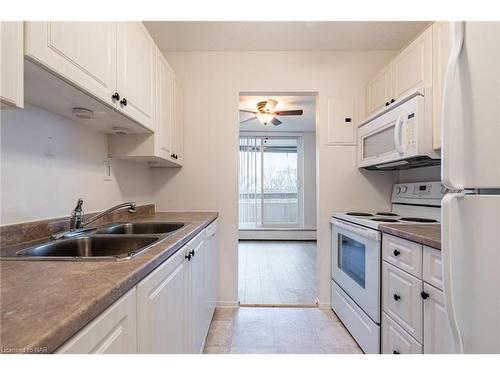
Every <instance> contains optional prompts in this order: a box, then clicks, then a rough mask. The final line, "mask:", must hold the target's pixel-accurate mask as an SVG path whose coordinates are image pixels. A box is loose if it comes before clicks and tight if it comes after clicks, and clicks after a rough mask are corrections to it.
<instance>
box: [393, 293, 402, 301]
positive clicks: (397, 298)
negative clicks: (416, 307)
mask: <svg viewBox="0 0 500 375" xmlns="http://www.w3.org/2000/svg"><path fill="white" fill-rule="evenodd" d="M393 297H394V301H399V300H400V299H401V296H400V295H399V294H395V293H394V295H393Z"/></svg>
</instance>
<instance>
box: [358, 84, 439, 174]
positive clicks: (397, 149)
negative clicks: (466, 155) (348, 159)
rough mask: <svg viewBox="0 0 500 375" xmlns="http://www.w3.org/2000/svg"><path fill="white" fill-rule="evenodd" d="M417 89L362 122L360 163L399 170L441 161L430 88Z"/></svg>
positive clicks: (369, 167) (359, 141) (371, 167)
mask: <svg viewBox="0 0 500 375" xmlns="http://www.w3.org/2000/svg"><path fill="white" fill-rule="evenodd" d="M428 91H429V93H427V90H426V91H425V92H424V91H422V92H420V91H416V92H413V93H411V94H410V95H408V96H407V97H405V98H402V99H400V100H398V101H397V102H396V103H394V104H392V105H391V107H390V108H387V109H385V110H384V111H382V112H381V113H379V114H377V115H375V116H372V117H371V118H369V119H368V120H367V121H365V122H363V123H361V125H360V126H359V129H358V167H359V168H365V169H373V170H398V169H410V168H418V167H424V166H430V165H438V164H440V161H441V159H440V154H439V152H436V151H435V150H434V149H433V145H432V133H433V131H432V98H431V97H430V90H428Z"/></svg>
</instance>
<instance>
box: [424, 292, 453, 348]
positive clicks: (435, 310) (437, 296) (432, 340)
mask: <svg viewBox="0 0 500 375" xmlns="http://www.w3.org/2000/svg"><path fill="white" fill-rule="evenodd" d="M424 293H426V294H425V295H424V296H426V298H425V300H424V353H426V354H427V353H429V354H430V353H433V354H450V353H455V348H454V346H453V337H452V333H451V328H450V324H449V322H448V317H447V315H446V307H445V304H444V293H443V292H442V291H440V290H439V289H437V288H434V287H433V286H431V285H429V284H427V283H424Z"/></svg>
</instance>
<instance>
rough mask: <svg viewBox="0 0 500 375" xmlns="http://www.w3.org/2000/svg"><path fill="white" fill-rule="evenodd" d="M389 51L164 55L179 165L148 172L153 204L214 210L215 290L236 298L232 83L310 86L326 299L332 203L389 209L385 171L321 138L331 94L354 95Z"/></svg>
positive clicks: (389, 178)
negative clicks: (180, 104) (181, 113)
mask: <svg viewBox="0 0 500 375" xmlns="http://www.w3.org/2000/svg"><path fill="white" fill-rule="evenodd" d="M394 55H395V53H393V52H177V53H169V54H167V58H168V60H169V62H170V64H171V65H172V67H173V69H174V70H175V72H176V74H177V75H178V77H179V81H180V82H181V84H182V85H183V88H184V103H185V118H184V119H185V133H184V134H185V140H186V141H185V151H184V154H185V155H184V162H185V164H184V167H183V168H182V169H176V170H166V169H157V170H155V171H153V184H154V190H155V201H156V204H157V205H158V207H159V209H161V210H181V211H186V210H204V211H206V210H215V211H219V213H220V237H219V238H220V241H221V247H220V254H219V260H220V266H219V267H220V268H219V299H220V301H221V302H222V303H226V304H235V303H236V301H237V297H238V296H237V293H238V288H237V285H238V282H237V270H238V266H237V265H238V263H237V262H238V257H237V245H238V178H237V177H238V133H239V132H238V130H239V129H238V121H239V116H238V105H239V93H240V92H289V93H292V92H293V93H300V92H316V93H318V105H317V108H318V116H317V119H318V121H317V124H318V126H317V128H316V135H317V137H316V139H317V145H318V148H317V158H316V163H317V164H318V165H319V176H318V182H319V183H318V185H317V187H316V190H317V197H318V200H319V205H318V211H317V228H318V257H317V259H318V282H319V291H318V292H319V293H318V294H319V299H320V301H321V303H325V304H326V303H328V302H329V298H330V297H329V295H330V287H329V273H330V266H329V263H330V249H329V247H330V227H329V223H328V219H329V216H330V215H331V213H332V212H334V211H342V210H351V209H365V210H366V209H374V210H379V209H388V208H389V196H390V191H391V186H392V184H393V183H394V182H395V181H396V178H397V177H398V174H397V173H392V172H360V171H359V170H358V169H357V166H356V147H354V146H327V145H325V143H326V137H327V134H326V126H327V124H326V120H327V119H326V113H327V98H328V97H330V96H340V97H346V96H347V97H356V98H357V99H358V107H359V109H360V111H361V112H360V117H362V116H363V112H364V110H363V109H364V108H365V103H364V92H365V83H366V82H367V80H368V79H369V78H370V77H372V76H373V75H374V74H375V73H376V72H377V70H378V69H380V68H381V67H382V66H383V65H384V64H385V63H387V62H388V61H389V60H390V59H391V58H392V57H393V56H394Z"/></svg>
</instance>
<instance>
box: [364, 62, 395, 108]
mask: <svg viewBox="0 0 500 375" xmlns="http://www.w3.org/2000/svg"><path fill="white" fill-rule="evenodd" d="M391 82H392V66H391V64H389V65H387V66H386V67H385V68H384V69H382V70H381V71H380V72H379V73H378V74H377V75H376V76H375V77H374V78H373V79H372V80H371V81H370V82H368V85H367V90H366V91H367V93H366V94H367V103H368V115H371V114H373V113H375V112H378V111H380V110H381V109H383V108H384V107H385V106H386V105H385V104H386V103H387V102H388V101H390V100H391V97H392V83H391Z"/></svg>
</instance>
